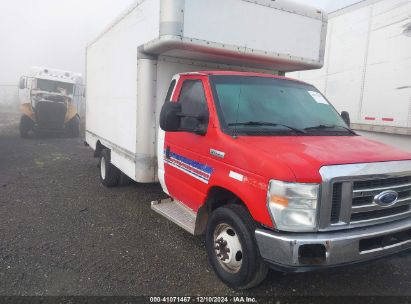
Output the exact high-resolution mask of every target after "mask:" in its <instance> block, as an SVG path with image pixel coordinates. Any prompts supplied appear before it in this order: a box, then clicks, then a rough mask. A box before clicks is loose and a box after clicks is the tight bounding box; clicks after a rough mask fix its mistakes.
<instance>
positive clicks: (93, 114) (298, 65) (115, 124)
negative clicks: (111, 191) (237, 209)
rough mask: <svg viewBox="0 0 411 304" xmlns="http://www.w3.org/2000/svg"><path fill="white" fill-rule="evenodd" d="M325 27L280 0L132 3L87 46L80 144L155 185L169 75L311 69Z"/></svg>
mask: <svg viewBox="0 0 411 304" xmlns="http://www.w3.org/2000/svg"><path fill="white" fill-rule="evenodd" d="M250 16H252V18H251V17H250ZM326 27H327V16H326V15H325V14H324V13H323V12H321V11H319V10H317V9H314V8H310V7H306V6H302V5H299V4H295V3H293V2H289V1H284V0H277V1H275V2H274V1H270V0H254V1H248V0H224V1H220V0H197V1H190V0H186V1H185V0H173V1H171V0H145V1H137V2H136V3H134V4H133V5H132V6H131V7H130V9H128V10H127V11H126V12H125V13H124V14H122V15H121V16H120V17H119V18H118V19H117V20H116V21H115V22H114V23H113V24H112V25H111V26H109V27H108V28H107V29H106V30H105V31H104V32H103V33H102V34H101V35H100V36H98V38H97V39H96V40H94V41H93V42H91V43H90V44H89V45H88V47H87V56H86V61H87V63H86V91H87V92H86V96H87V101H86V142H87V143H88V144H89V145H90V146H91V147H92V148H93V149H94V150H95V151H96V153H95V154H96V156H98V155H99V153H100V152H101V150H102V149H103V148H104V147H105V148H108V149H110V151H111V163H112V164H114V166H115V167H117V168H118V169H120V171H122V172H123V173H124V174H126V175H127V176H129V177H130V178H132V179H133V180H135V181H137V182H142V183H146V182H155V181H158V177H157V157H156V155H157V152H156V142H157V138H156V137H157V128H158V116H159V113H160V109H161V106H162V104H163V103H164V99H165V96H166V93H167V89H168V87H169V84H170V81H171V79H172V78H173V75H175V74H177V73H180V72H190V71H200V70H240V71H250V70H251V71H262V72H268V73H272V74H279V73H282V74H284V72H287V71H295V70H302V69H315V68H320V67H321V66H322V65H323V55H324V48H325V35H326ZM302 45H304V47H302Z"/></svg>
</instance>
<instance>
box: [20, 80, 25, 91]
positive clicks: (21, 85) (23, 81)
mask: <svg viewBox="0 0 411 304" xmlns="http://www.w3.org/2000/svg"><path fill="white" fill-rule="evenodd" d="M25 88H26V78H25V77H20V80H19V89H20V90H23V89H25Z"/></svg>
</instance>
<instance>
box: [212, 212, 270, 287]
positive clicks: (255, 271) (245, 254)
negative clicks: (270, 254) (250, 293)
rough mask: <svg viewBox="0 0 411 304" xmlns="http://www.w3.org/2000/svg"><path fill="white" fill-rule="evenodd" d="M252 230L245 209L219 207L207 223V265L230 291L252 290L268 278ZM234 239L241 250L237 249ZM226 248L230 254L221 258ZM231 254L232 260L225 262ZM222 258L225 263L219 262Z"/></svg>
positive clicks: (250, 219)
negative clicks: (209, 265)
mask: <svg viewBox="0 0 411 304" xmlns="http://www.w3.org/2000/svg"><path fill="white" fill-rule="evenodd" d="M222 228H223V229H222ZM255 228H256V225H255V223H254V221H253V219H252V218H251V216H250V214H249V213H248V211H247V209H246V208H244V207H243V206H241V205H228V206H224V207H220V208H218V209H216V210H215V211H214V212H213V213H212V214H211V216H210V219H209V220H208V223H207V229H206V250H207V255H208V260H209V263H210V264H211V266H212V268H213V269H214V271H215V273H216V274H217V276H218V277H219V278H220V280H221V281H223V282H224V283H225V284H227V285H228V286H229V287H231V288H234V289H248V288H252V287H255V286H257V285H258V284H260V283H261V282H262V281H263V280H264V279H265V277H266V276H267V273H268V265H267V264H266V263H265V262H264V261H263V259H262V258H261V256H260V253H259V250H258V246H257V243H256V240H255V236H254V232H255ZM221 229H222V230H221ZM219 236H221V238H219ZM236 238H237V239H238V241H239V243H240V247H238V244H237V241H236ZM222 240H223V241H222ZM224 241H225V242H226V245H225V246H224ZM219 242H220V243H219ZM227 243H228V244H227ZM222 245H223V246H222ZM230 247H231V248H230ZM224 248H225V249H224ZM227 248H228V249H230V251H228V252H227V251H226V255H225V256H224V254H222V253H224V251H225V250H226V249H227ZM239 248H240V249H239ZM231 252H232V253H231ZM234 252H236V253H235V254H234ZM239 252H241V254H240V253H239ZM230 253H231V257H230V258H228V259H227V255H230ZM218 254H221V255H220V257H218V256H217V255H218ZM224 258H225V261H226V262H223V261H221V259H224ZM239 263H240V264H241V265H240V266H239V265H238V264H239Z"/></svg>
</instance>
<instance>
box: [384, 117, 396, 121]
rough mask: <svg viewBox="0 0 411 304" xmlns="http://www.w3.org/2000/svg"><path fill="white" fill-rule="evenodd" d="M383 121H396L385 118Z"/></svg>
mask: <svg viewBox="0 0 411 304" xmlns="http://www.w3.org/2000/svg"><path fill="white" fill-rule="evenodd" d="M382 121H394V118H383V119H382Z"/></svg>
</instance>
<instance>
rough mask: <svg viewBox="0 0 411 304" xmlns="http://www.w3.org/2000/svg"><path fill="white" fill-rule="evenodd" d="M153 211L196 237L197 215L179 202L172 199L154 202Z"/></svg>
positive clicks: (152, 204) (152, 203)
mask: <svg viewBox="0 0 411 304" xmlns="http://www.w3.org/2000/svg"><path fill="white" fill-rule="evenodd" d="M151 209H153V210H154V211H155V212H157V213H159V214H161V215H162V216H164V217H165V218H167V219H169V220H170V221H172V222H174V223H176V224H177V225H178V226H180V227H181V228H183V229H185V230H187V231H188V232H190V233H191V234H192V235H194V232H195V226H196V218H197V214H196V213H195V212H194V211H193V210H191V209H190V208H188V207H186V206H185V205H183V204H182V203H180V202H179V201H175V200H173V199H171V198H167V199H163V200H160V201H153V202H151Z"/></svg>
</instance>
